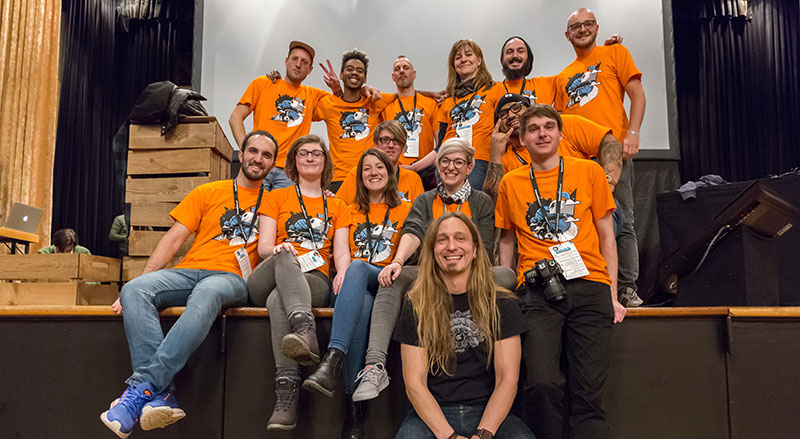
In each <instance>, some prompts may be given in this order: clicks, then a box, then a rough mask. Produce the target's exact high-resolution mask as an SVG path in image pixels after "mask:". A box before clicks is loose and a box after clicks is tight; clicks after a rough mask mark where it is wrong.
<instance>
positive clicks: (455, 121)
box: [439, 87, 502, 161]
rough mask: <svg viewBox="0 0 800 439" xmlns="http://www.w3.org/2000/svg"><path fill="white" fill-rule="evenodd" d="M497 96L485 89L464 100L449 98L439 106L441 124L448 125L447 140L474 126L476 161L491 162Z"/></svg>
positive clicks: (488, 88)
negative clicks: (461, 130) (490, 152)
mask: <svg viewBox="0 0 800 439" xmlns="http://www.w3.org/2000/svg"><path fill="white" fill-rule="evenodd" d="M495 95H496V93H494V94H493V93H491V87H484V88H483V89H482V90H479V91H477V92H475V93H471V94H468V95H466V96H464V97H463V98H454V97H448V98H447V99H445V101H444V102H442V105H440V106H439V123H445V124H447V132H446V133H445V136H444V139H445V140H447V139H452V138H453V137H456V136H457V132H458V128H460V127H464V126H469V125H471V126H472V147H473V148H475V160H486V161H489V149H490V148H491V137H492V130H493V129H494V106H495V105H496V104H497V101H496V100H495ZM501 96H502V95H501ZM467 104H469V108H467ZM440 135H441V134H440Z"/></svg>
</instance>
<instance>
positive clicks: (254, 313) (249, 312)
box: [0, 305, 800, 318]
mask: <svg viewBox="0 0 800 439" xmlns="http://www.w3.org/2000/svg"><path fill="white" fill-rule="evenodd" d="M183 310H184V307H171V308H166V309H164V310H162V311H161V313H160V314H161V316H162V317H178V316H180V315H181V313H183ZM313 311H314V315H316V316H317V317H328V318H330V317H332V316H333V308H314V310H313ZM222 315H225V316H229V317H261V318H264V317H268V316H269V312H267V310H266V309H264V308H256V307H240V308H228V309H226V310H225V311H223V312H222ZM714 316H731V317H787V318H800V307H791V306H776V307H727V306H714V307H685V308H628V314H627V316H626V318H639V317H662V318H667V317H714ZM0 317H120V316H118V315H117V314H116V313H114V311H112V310H111V307H110V306H78V305H50V306H45V305H30V306H0Z"/></svg>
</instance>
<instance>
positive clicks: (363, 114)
mask: <svg viewBox="0 0 800 439" xmlns="http://www.w3.org/2000/svg"><path fill="white" fill-rule="evenodd" d="M339 126H341V127H342V134H341V135H340V136H339V138H340V139H352V138H354V139H355V140H361V139H363V138H365V137H367V136H368V135H369V110H368V109H366V108H359V109H358V110H356V111H342V117H340V118H339Z"/></svg>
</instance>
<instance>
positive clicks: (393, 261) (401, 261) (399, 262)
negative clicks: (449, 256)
mask: <svg viewBox="0 0 800 439" xmlns="http://www.w3.org/2000/svg"><path fill="white" fill-rule="evenodd" d="M395 262H397V263H398V264H400V266H403V260H402V259H400V258H399V257H396V258H394V259H392V263H393V264H394V263H395ZM448 439H450V438H448Z"/></svg>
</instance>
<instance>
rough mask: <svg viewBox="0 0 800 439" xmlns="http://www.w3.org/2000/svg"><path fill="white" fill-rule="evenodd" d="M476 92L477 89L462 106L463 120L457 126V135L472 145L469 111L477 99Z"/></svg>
mask: <svg viewBox="0 0 800 439" xmlns="http://www.w3.org/2000/svg"><path fill="white" fill-rule="evenodd" d="M476 94H478V92H477V91H476V92H475V93H473V94H472V96H470V98H469V100H468V101H467V103H466V104H464V106H463V107H461V119H462V121H461V122H460V123H459V125H458V126H457V127H456V136H458V138H459V139H464V140H466V141H467V142H469V144H470V145H472V122H467V113H468V112H469V111H470V110H471V109H472V100H473V99H475V95H476ZM453 100H455V98H453Z"/></svg>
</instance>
